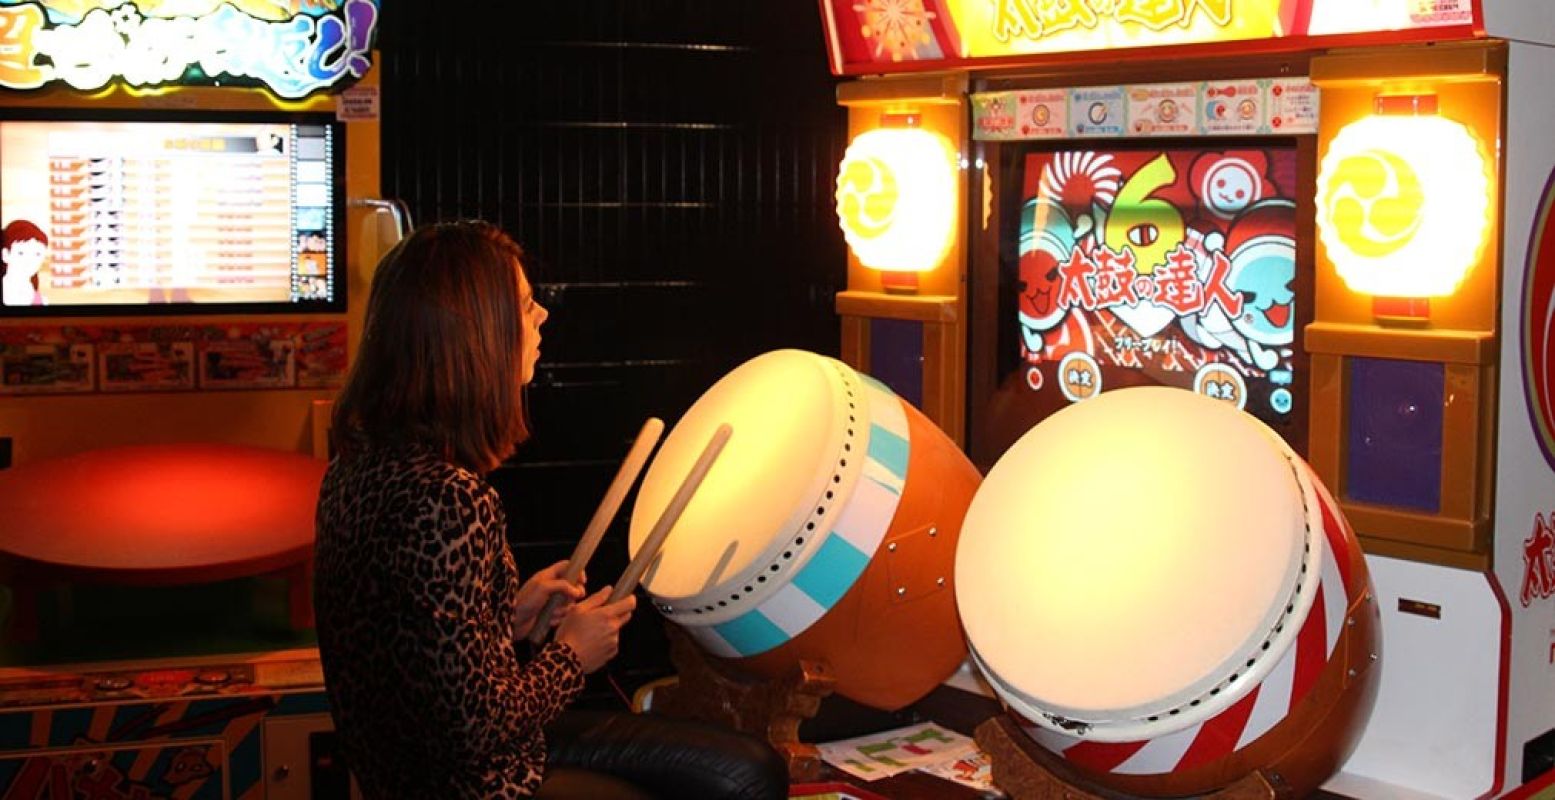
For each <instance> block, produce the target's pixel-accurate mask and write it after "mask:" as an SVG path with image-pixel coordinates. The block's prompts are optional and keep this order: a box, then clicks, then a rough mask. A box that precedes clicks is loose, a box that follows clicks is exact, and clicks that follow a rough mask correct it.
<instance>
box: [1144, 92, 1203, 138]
mask: <svg viewBox="0 0 1555 800" xmlns="http://www.w3.org/2000/svg"><path fill="white" fill-rule="evenodd" d="M1198 117H1199V87H1198V86H1197V85H1195V84H1191V83H1158V84H1151V85H1144V86H1130V87H1128V119H1129V131H1130V132H1131V133H1132V134H1134V135H1135V136H1187V135H1193V134H1197V133H1198V132H1199V121H1198Z"/></svg>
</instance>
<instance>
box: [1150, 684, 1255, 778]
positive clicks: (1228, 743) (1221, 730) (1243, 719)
mask: <svg viewBox="0 0 1555 800" xmlns="http://www.w3.org/2000/svg"><path fill="white" fill-rule="evenodd" d="M1262 688H1263V687H1262V686H1254V687H1253V690H1252V691H1251V692H1248V693H1247V696H1246V697H1244V698H1242V699H1241V700H1238V701H1236V703H1234V704H1233V705H1232V706H1231V707H1230V708H1227V709H1226V710H1225V711H1222V712H1220V713H1219V714H1216V715H1215V716H1213V717H1210V719H1209V721H1208V722H1205V723H1204V724H1203V725H1201V726H1199V735H1198V736H1195V737H1193V744H1190V745H1188V751H1187V752H1185V753H1183V754H1182V758H1181V759H1180V760H1179V761H1178V762H1177V766H1176V767H1175V768H1173V770H1172V771H1173V772H1182V771H1184V770H1190V769H1193V768H1195V767H1202V766H1204V765H1205V764H1208V763H1210V762H1211V761H1214V760H1215V759H1218V758H1225V757H1226V756H1228V755H1231V753H1232V752H1233V751H1235V750H1236V740H1237V739H1240V738H1242V731H1244V730H1246V729H1247V718H1248V717H1251V716H1252V715H1253V704H1254V703H1256V702H1258V690H1259V689H1262Z"/></svg>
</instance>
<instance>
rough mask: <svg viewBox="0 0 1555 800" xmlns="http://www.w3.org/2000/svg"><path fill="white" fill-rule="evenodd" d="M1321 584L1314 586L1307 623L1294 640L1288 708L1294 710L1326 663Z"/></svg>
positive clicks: (1324, 621)
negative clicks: (1294, 670)
mask: <svg viewBox="0 0 1555 800" xmlns="http://www.w3.org/2000/svg"><path fill="white" fill-rule="evenodd" d="M1327 588H1331V587H1325V586H1324V585H1323V584H1322V583H1321V582H1319V583H1318V585H1317V596H1316V597H1314V598H1312V611H1311V613H1309V614H1307V621H1306V622H1303V623H1301V633H1300V634H1298V635H1297V636H1296V674H1295V677H1293V678H1292V679H1291V686H1290V707H1291V708H1295V707H1296V705H1297V704H1299V703H1300V702H1301V701H1302V700H1304V699H1305V698H1306V696H1307V692H1309V691H1311V690H1312V687H1313V686H1314V685H1315V684H1316V683H1317V679H1318V677H1319V676H1321V675H1322V674H1323V667H1324V665H1326V664H1327V663H1328V647H1327V644H1328V613H1327V611H1326V609H1325V607H1324V605H1323V590H1324V589H1327Z"/></svg>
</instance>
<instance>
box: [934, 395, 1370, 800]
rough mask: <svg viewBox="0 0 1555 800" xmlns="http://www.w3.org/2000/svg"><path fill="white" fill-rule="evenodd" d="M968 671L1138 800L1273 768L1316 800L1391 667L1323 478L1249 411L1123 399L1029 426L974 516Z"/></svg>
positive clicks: (1045, 742)
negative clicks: (1380, 662) (1381, 664)
mask: <svg viewBox="0 0 1555 800" xmlns="http://www.w3.org/2000/svg"><path fill="white" fill-rule="evenodd" d="M956 579H957V580H956V586H957V594H958V598H959V601H960V610H961V614H962V621H963V623H964V624H965V626H966V631H967V637H968V641H969V643H970V646H971V650H972V657H973V659H974V661H975V662H976V663H977V665H978V666H979V667H980V668H981V670H982V672H983V673H984V675H985V676H986V677H987V678H988V680H989V682H990V683H991V684H992V686H993V688H994V689H995V691H996V692H997V694H998V695H999V697H1000V698H1001V699H1002V700H1003V701H1004V702H1005V704H1006V705H1007V707H1008V709H1009V712H1010V713H1011V714H1013V715H1014V716H1015V717H1016V718H1017V719H1018V720H1019V722H1020V723H1021V726H1022V728H1023V729H1024V730H1025V731H1026V732H1027V733H1029V734H1030V735H1031V737H1032V738H1033V739H1035V740H1036V742H1037V743H1038V744H1040V745H1041V746H1042V747H1043V748H1045V749H1047V750H1048V751H1050V752H1052V753H1055V754H1057V755H1058V756H1060V757H1061V759H1062V761H1063V762H1064V763H1065V764H1066V765H1067V766H1068V767H1070V768H1072V770H1071V771H1072V772H1073V773H1074V774H1075V775H1076V776H1078V777H1079V778H1080V779H1082V780H1083V781H1086V782H1090V783H1093V784H1095V785H1096V786H1098V787H1101V788H1105V789H1111V790H1115V791H1123V792H1128V793H1131V794H1137V795H1149V796H1176V795H1189V794H1203V793H1208V792H1212V791H1215V790H1217V789H1221V788H1224V787H1227V786H1229V785H1231V784H1232V783H1235V782H1236V781H1238V780H1240V779H1242V778H1244V777H1246V776H1248V775H1250V774H1251V773H1253V772H1255V771H1259V770H1262V771H1263V772H1264V773H1265V776H1266V777H1269V778H1270V779H1272V780H1277V781H1279V782H1281V783H1283V784H1285V785H1287V786H1289V787H1290V788H1292V789H1294V790H1295V793H1296V796H1302V795H1304V794H1305V793H1306V792H1308V791H1311V790H1312V789H1315V788H1316V787H1317V786H1318V785H1319V784H1320V783H1321V782H1322V781H1324V780H1326V779H1327V778H1328V777H1329V776H1330V775H1331V774H1332V773H1333V772H1335V771H1336V770H1337V769H1338V767H1339V766H1340V765H1341V764H1342V763H1343V761H1344V759H1345V758H1347V757H1348V755H1349V753H1350V751H1351V750H1352V749H1353V747H1354V744H1355V741H1356V739H1357V738H1358V737H1359V735H1360V730H1361V728H1362V727H1363V726H1364V724H1365V720H1366V718H1367V715H1368V714H1369V713H1370V708H1371V703H1372V700H1373V697H1374V695H1375V692H1376V685H1377V678H1378V676H1379V674H1380V672H1381V670H1380V669H1378V668H1377V665H1376V663H1375V662H1376V660H1377V658H1378V657H1379V655H1380V650H1379V642H1378V628H1379V622H1378V620H1379V614H1378V610H1377V608H1376V604H1375V602H1374V599H1373V594H1372V592H1371V589H1370V583H1369V578H1368V576H1367V571H1366V564H1365V561H1364V560H1363V558H1362V554H1361V551H1360V548H1359V546H1358V545H1357V542H1356V539H1355V535H1354V533H1353V532H1352V531H1351V530H1350V528H1349V526H1348V525H1347V524H1346V522H1345V520H1344V517H1343V516H1342V515H1341V514H1340V511H1339V508H1338V506H1337V504H1336V503H1335V502H1334V500H1333V498H1332V497H1331V496H1330V495H1329V493H1328V491H1327V490H1326V489H1325V488H1324V487H1323V485H1322V484H1321V483H1320V482H1319V481H1318V479H1317V476H1316V475H1315V474H1314V473H1313V472H1312V470H1311V468H1310V467H1308V466H1307V464H1306V463H1305V462H1304V461H1303V460H1302V459H1301V458H1299V457H1298V456H1297V455H1296V453H1295V452H1293V451H1292V450H1291V449H1290V447H1288V446H1287V445H1286V444H1285V442H1284V441H1283V440H1282V439H1280V438H1279V436H1278V435H1276V434H1275V433H1274V432H1273V431H1272V430H1270V429H1269V428H1268V427H1267V426H1265V425H1264V424H1263V423H1261V422H1259V421H1258V420H1257V419H1255V418H1253V417H1252V416H1250V415H1248V414H1246V413H1243V412H1241V411H1238V410H1237V409H1236V408H1235V407H1234V406H1232V405H1230V404H1227V403H1224V402H1221V401H1217V400H1213V399H1210V398H1206V397H1202V396H1199V395H1196V394H1194V393H1192V392H1187V391H1182V390H1179V389H1171V388H1165V387H1148V388H1132V389H1120V390H1117V391H1113V392H1107V393H1103V394H1101V395H1099V396H1097V397H1096V398H1094V399H1091V400H1087V401H1085V402H1083V403H1079V404H1077V405H1074V406H1070V407H1068V408H1066V409H1064V410H1062V411H1060V412H1058V413H1056V414H1054V415H1053V416H1051V417H1049V418H1048V419H1046V420H1044V421H1043V422H1041V423H1039V424H1038V425H1036V426H1035V427H1034V428H1032V429H1031V430H1030V431H1029V432H1028V433H1027V434H1026V435H1025V436H1023V437H1022V438H1021V439H1020V440H1018V441H1017V442H1016V443H1015V445H1013V446H1012V447H1011V448H1010V449H1009V450H1008V451H1007V452H1006V453H1005V454H1004V455H1003V456H1002V457H1001V458H1000V460H999V461H998V463H997V464H995V466H994V467H993V469H992V470H991V471H990V472H989V474H988V476H987V478H986V479H985V481H984V482H983V484H982V487H981V488H980V489H979V491H978V493H977V496H976V498H975V499H974V501H973V503H972V506H971V508H970V509H969V510H968V512H967V518H966V523H965V528H964V531H963V534H962V539H961V543H960V549H959V552H958V555H957V561H956Z"/></svg>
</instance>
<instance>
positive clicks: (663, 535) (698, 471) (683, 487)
mask: <svg viewBox="0 0 1555 800" xmlns="http://www.w3.org/2000/svg"><path fill="white" fill-rule="evenodd" d="M732 433H734V428H733V427H731V426H730V425H729V423H727V422H725V423H724V424H722V425H719V426H718V430H716V431H713V437H712V438H711V439H709V440H708V441H707V447H704V448H703V449H702V455H701V456H698V457H697V460H696V463H695V464H692V465H691V471H690V472H689V473H687V474H686V480H685V482H683V483H681V484H680V488H679V489H677V490H676V491H675V496H674V497H671V498H670V501H669V505H666V506H665V507H664V512H663V513H662V514H660V515H659V521H658V522H656V523H654V525H653V530H651V531H649V532H648V538H647V539H644V540H643V546H642V549H640V550H638V551H637V555H636V556H633V557H632V563H630V564H627V565H626V571H625V572H623V573H621V579H620V580H618V581H616V586H615V589H613V590H612V591H611V592H610V600H609V601H607V602H611V603H614V602H616V601H617V600H621V599H622V598H625V597H626V596H627V595H629V594H631V593H632V592H633V591H635V590H636V589H637V583H638V582H639V581H641V580H642V577H643V573H644V572H647V571H648V564H649V563H651V562H652V561H653V559H654V557H655V556H657V555H658V554H659V549H660V548H662V547H664V540H665V539H668V538H669V535H670V528H673V527H675V523H676V521H678V520H679V519H680V513H681V512H682V511H685V510H686V505H687V504H688V503H690V502H691V496H692V495H693V494H696V490H697V487H698V486H701V485H702V479H703V478H705V477H707V471H708V470H709V469H712V467H713V461H714V460H716V459H717V458H718V454H719V453H721V452H723V449H724V445H725V444H726V443H728V441H729V436H730V434H732Z"/></svg>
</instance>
